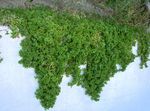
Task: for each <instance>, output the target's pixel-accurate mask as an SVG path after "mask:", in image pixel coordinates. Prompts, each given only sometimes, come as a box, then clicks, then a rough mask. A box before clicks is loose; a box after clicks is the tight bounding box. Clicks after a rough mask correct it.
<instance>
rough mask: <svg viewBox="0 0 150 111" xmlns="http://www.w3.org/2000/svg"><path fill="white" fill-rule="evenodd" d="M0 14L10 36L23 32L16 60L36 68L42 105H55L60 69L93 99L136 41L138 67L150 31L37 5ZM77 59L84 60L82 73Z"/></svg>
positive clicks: (149, 47)
mask: <svg viewBox="0 0 150 111" xmlns="http://www.w3.org/2000/svg"><path fill="white" fill-rule="evenodd" d="M0 15H3V16H2V17H0V21H1V23H5V24H9V25H10V27H11V29H12V30H13V33H12V35H13V37H16V36H17V35H18V34H19V33H21V35H22V36H25V39H24V40H22V42H21V46H22V49H21V50H20V56H21V57H22V59H21V60H20V61H19V63H21V64H23V66H24V67H26V68H29V67H32V68H34V69H35V72H36V79H37V80H38V83H39V87H38V89H37V90H36V93H35V94H36V97H37V99H39V100H40V102H41V105H42V106H43V107H44V108H45V109H49V108H52V107H53V106H54V104H55V100H56V98H57V96H58V95H59V93H60V86H59V84H60V83H61V80H62V77H63V75H64V74H65V73H66V74H67V75H70V76H72V81H70V82H69V83H68V84H69V85H70V86H72V85H80V86H82V87H83V88H85V90H86V94H88V95H89V96H90V97H91V99H92V100H95V101H98V100H99V98H100V97H99V93H100V92H101V91H102V88H103V86H104V85H105V84H106V83H107V81H109V79H110V77H113V76H114V74H115V73H116V72H118V71H124V70H125V69H126V67H127V65H128V64H129V63H131V62H133V61H134V59H135V57H136V55H134V54H133V53H132V46H133V45H134V44H135V41H137V42H138V56H139V57H140V58H141V67H142V66H147V65H146V62H147V61H148V56H149V54H150V37H149V35H148V34H145V33H144V31H141V30H140V31H139V30H138V29H136V28H135V27H129V26H126V25H119V24H115V23H112V22H109V21H102V20H92V19H90V18H85V17H82V16H78V15H71V14H69V13H66V12H63V13H62V12H58V11H54V10H51V9H49V8H40V7H33V8H31V9H17V8H15V9H0ZM81 64H86V68H85V69H84V72H83V74H81V70H80V68H79V65H81ZM116 64H119V65H120V66H121V69H120V70H118V69H117V68H116Z"/></svg>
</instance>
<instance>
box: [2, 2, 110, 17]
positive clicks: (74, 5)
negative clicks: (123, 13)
mask: <svg viewBox="0 0 150 111" xmlns="http://www.w3.org/2000/svg"><path fill="white" fill-rule="evenodd" d="M30 1H32V0H0V8H2V7H24V8H26V7H31V6H32V5H36V4H42V5H44V6H49V7H51V8H57V9H60V10H62V9H63V10H74V11H83V12H86V13H93V14H97V15H100V16H109V15H111V14H112V10H111V9H110V8H104V7H100V6H96V4H94V3H93V2H91V0H33V1H32V2H30ZM95 3H96V2H95Z"/></svg>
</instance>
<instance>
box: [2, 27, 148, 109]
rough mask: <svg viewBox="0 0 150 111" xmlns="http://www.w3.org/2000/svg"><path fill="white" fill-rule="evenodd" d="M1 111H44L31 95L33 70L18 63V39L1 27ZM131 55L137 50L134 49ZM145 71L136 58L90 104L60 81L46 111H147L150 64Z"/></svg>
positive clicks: (81, 90) (34, 83)
mask: <svg viewBox="0 0 150 111" xmlns="http://www.w3.org/2000/svg"><path fill="white" fill-rule="evenodd" d="M0 30H1V31H0V35H2V38H1V39H0V51H1V52H2V53H1V56H2V57H3V59H4V60H3V61H2V63H1V64H0V86H1V87H0V111H44V109H43V108H42V107H41V105H40V103H39V101H38V100H37V99H36V98H35V95H34V92H35V90H36V88H37V81H36V80H35V79H34V76H35V73H34V70H33V69H25V68H23V66H22V65H20V64H18V61H19V60H20V57H19V54H18V52H19V50H20V48H21V47H20V45H19V44H20V42H21V39H20V38H16V39H12V38H11V37H10V34H8V35H7V34H6V32H7V31H8V32H10V30H9V29H8V27H0ZM134 53H136V51H135V50H134ZM148 65H149V67H148V68H146V69H143V70H141V69H139V59H138V58H137V59H136V60H135V62H134V63H131V64H130V65H129V66H128V67H127V70H126V71H125V72H119V73H117V74H116V75H115V76H114V77H113V78H111V80H110V81H109V82H108V84H107V85H106V86H105V87H104V88H103V92H102V93H101V99H100V101H99V102H94V101H92V100H91V99H90V98H89V97H88V96H86V95H85V94H84V90H83V89H82V88H80V87H76V86H73V87H72V88H71V87H69V86H67V83H68V81H69V80H70V79H69V78H67V77H64V78H63V82H62V83H61V88H62V90H61V93H60V95H59V96H58V98H57V101H56V104H55V106H54V108H53V109H50V110H49V111H149V110H150V107H149V104H150V96H149V94H150V81H149V78H150V74H149V73H150V62H149V63H148Z"/></svg>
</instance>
